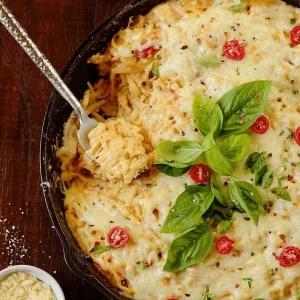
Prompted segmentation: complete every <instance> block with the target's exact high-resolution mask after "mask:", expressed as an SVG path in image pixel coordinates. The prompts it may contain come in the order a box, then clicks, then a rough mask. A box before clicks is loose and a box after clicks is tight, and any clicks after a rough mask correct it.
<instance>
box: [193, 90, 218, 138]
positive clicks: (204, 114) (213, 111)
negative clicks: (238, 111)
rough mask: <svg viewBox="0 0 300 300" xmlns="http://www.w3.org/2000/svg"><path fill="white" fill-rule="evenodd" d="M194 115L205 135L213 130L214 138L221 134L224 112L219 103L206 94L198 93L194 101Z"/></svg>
mask: <svg viewBox="0 0 300 300" xmlns="http://www.w3.org/2000/svg"><path fill="white" fill-rule="evenodd" d="M193 116H194V122H195V125H196V127H197V128H198V129H199V130H200V132H201V133H202V134H203V135H207V134H208V133H209V132H210V131H212V130H213V131H214V138H217V137H218V136H219V134H220V132H221V129H222V124H223V114H222V111H221V109H220V107H219V105H218V104H216V103H214V102H213V101H212V100H211V99H210V98H208V97H206V96H203V95H197V96H196V97H195V99H194V102H193Z"/></svg>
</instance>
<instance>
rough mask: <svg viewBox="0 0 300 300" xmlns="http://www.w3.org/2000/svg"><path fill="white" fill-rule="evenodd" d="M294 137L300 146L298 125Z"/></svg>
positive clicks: (299, 128)
mask: <svg viewBox="0 0 300 300" xmlns="http://www.w3.org/2000/svg"><path fill="white" fill-rule="evenodd" d="M294 139H295V142H296V143H297V144H298V145H299V146H300V127H298V128H297V129H296V131H295V132H294Z"/></svg>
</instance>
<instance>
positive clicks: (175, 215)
mask: <svg viewBox="0 0 300 300" xmlns="http://www.w3.org/2000/svg"><path fill="white" fill-rule="evenodd" d="M213 200H214V196H213V194H212V192H211V190H210V188H209V187H208V186H207V187H203V186H192V188H188V189H186V190H185V191H184V192H182V193H181V194H180V195H179V196H178V198H177V200H176V202H175V205H174V206H173V207H172V208H171V210H170V212H169V214H168V216H167V218H166V221H165V223H164V225H163V228H162V232H164V233H170V232H183V231H185V230H187V229H189V228H191V227H193V226H195V225H198V224H200V223H201V222H202V218H201V217H202V215H203V214H204V213H205V212H206V211H207V210H208V209H209V207H210V206H211V204H212V202H213Z"/></svg>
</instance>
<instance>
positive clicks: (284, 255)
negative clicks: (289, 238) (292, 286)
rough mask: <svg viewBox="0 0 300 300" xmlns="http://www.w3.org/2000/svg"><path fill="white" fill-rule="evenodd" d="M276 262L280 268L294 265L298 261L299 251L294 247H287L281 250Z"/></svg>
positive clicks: (299, 259) (299, 258)
mask: <svg viewBox="0 0 300 300" xmlns="http://www.w3.org/2000/svg"><path fill="white" fill-rule="evenodd" d="M278 260H279V264H280V265H281V266H282V267H291V266H293V265H296V264H297V263H298V262H299V261H300V249H299V248H297V247H294V246H288V247H286V248H284V249H283V251H282V252H281V254H280V255H279V257H278Z"/></svg>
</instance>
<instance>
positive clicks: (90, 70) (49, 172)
mask: <svg viewBox="0 0 300 300" xmlns="http://www.w3.org/2000/svg"><path fill="white" fill-rule="evenodd" d="M161 2H163V0H134V1H132V2H131V3H130V4H128V5H127V6H125V7H124V8H123V9H122V10H120V11H119V12H117V13H115V14H114V15H112V16H111V17H110V18H108V19H107V20H106V21H105V22H104V23H102V24H101V25H100V26H99V27H98V28H96V29H95V30H94V31H93V32H92V33H91V34H90V35H89V36H88V37H87V38H86V40H85V41H84V42H83V43H82V44H81V46H80V47H79V48H78V50H77V51H76V52H75V54H74V55H73V57H72V58H71V60H70V61H69V63H68V64H67V66H66V68H65V70H64V72H63V74H62V78H63V79H64V81H65V82H66V83H67V85H68V86H69V88H70V89H71V91H72V92H73V93H74V94H75V96H76V97H77V98H78V99H80V98H82V95H83V93H84V91H85V90H86V88H87V85H86V84H87V82H88V81H90V82H95V81H96V80H97V76H98V71H97V70H96V67H95V66H94V65H92V64H87V63H86V61H87V59H88V58H89V57H90V56H91V55H93V54H95V53H97V52H99V51H102V50H104V48H105V46H106V44H107V43H108V42H109V41H110V40H111V38H112V37H113V35H114V34H115V33H116V32H118V31H119V30H120V29H121V28H122V27H125V26H127V23H128V20H129V18H130V17H132V16H138V15H143V14H146V13H147V12H148V11H149V10H150V9H151V8H153V7H154V6H156V5H157V4H159V3H161ZM285 2H287V3H289V4H291V5H294V6H298V7H300V0H287V1H285ZM71 112H72V109H71V107H70V106H69V105H68V104H67V102H66V101H65V100H63V99H62V98H61V97H60V95H59V94H58V93H57V92H56V91H54V92H53V93H52V95H51V98H50V101H49V104H48V107H47V111H46V115H45V119H44V124H43V129H42V136H41V148H40V169H41V181H42V183H45V182H48V183H49V184H50V188H49V187H48V185H47V184H43V192H44V198H45V201H46V204H47V208H48V211H49V214H50V217H51V219H52V222H53V224H54V226H55V228H56V231H57V234H58V236H59V238H60V240H61V243H62V246H63V250H64V257H65V261H66V263H67V265H68V266H69V268H70V269H71V270H72V271H73V272H74V273H75V274H76V275H78V276H80V277H82V278H83V279H85V280H87V281H89V282H90V283H92V284H94V285H95V286H96V287H97V288H98V289H99V290H100V291H101V292H102V293H104V294H105V295H106V296H108V297H109V299H114V300H117V299H118V300H120V299H124V300H125V299H128V298H127V297H125V296H123V295H122V294H121V293H120V292H119V290H118V289H117V288H115V287H113V286H112V285H111V284H110V283H109V282H108V281H107V280H106V279H105V278H104V277H103V276H102V275H101V274H100V273H99V272H98V271H97V269H96V268H95V267H94V265H93V263H92V260H91V259H90V258H89V257H87V256H86V255H85V254H84V253H83V251H82V250H81V248H80V247H79V245H78V244H77V242H76V240H75V238H74V237H73V235H72V233H71V230H70V229H69V227H68V224H67V221H66V219H65V214H64V206H63V195H62V193H61V191H60V185H59V174H60V163H59V161H58V160H57V159H56V157H55V149H54V145H58V146H60V145H61V142H62V136H63V125H64V123H65V122H66V121H67V119H68V118H69V116H70V114H71Z"/></svg>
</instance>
